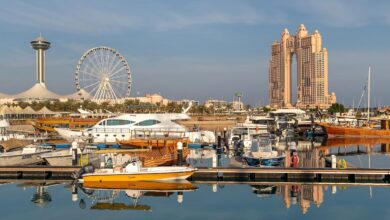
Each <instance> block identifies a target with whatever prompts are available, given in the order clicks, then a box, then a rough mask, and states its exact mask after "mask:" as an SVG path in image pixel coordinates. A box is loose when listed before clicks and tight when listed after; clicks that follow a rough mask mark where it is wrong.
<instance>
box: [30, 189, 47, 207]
mask: <svg viewBox="0 0 390 220" xmlns="http://www.w3.org/2000/svg"><path fill="white" fill-rule="evenodd" d="M45 188H46V187H45V186H37V187H36V188H35V193H34V194H33V197H32V199H31V202H33V203H34V204H36V205H37V206H38V207H40V208H43V207H45V206H46V205H47V204H49V203H50V202H51V196H50V194H49V193H48V192H46V190H45Z"/></svg>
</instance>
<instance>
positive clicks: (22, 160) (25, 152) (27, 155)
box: [0, 144, 53, 166]
mask: <svg viewBox="0 0 390 220" xmlns="http://www.w3.org/2000/svg"><path fill="white" fill-rule="evenodd" d="M52 150H53V148H52V147H47V146H41V145H35V144H31V145H27V146H25V147H23V148H22V149H19V150H15V151H10V152H5V153H0V166H16V165H32V164H38V163H42V162H43V159H42V158H40V157H39V156H40V155H41V154H43V153H47V152H51V151H52Z"/></svg>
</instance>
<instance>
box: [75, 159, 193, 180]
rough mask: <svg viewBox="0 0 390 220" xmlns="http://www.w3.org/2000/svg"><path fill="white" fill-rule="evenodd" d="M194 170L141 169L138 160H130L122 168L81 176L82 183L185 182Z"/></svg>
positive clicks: (98, 170)
mask: <svg viewBox="0 0 390 220" xmlns="http://www.w3.org/2000/svg"><path fill="white" fill-rule="evenodd" d="M194 172H195V168H192V167H181V166H161V167H142V164H141V161H140V160H132V161H130V162H129V163H128V164H126V165H125V166H124V168H122V167H120V168H119V169H118V168H115V169H114V168H103V169H97V170H95V171H94V172H93V173H85V174H82V182H83V183H86V184H88V182H132V181H166V180H185V179H187V178H188V177H190V176H191V175H192V174H193V173H194Z"/></svg>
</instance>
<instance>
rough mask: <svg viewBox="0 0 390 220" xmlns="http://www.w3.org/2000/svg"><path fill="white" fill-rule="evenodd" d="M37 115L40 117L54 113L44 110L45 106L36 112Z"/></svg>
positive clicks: (53, 113)
mask: <svg viewBox="0 0 390 220" xmlns="http://www.w3.org/2000/svg"><path fill="white" fill-rule="evenodd" d="M37 113H38V114H41V115H55V114H57V113H56V112H53V111H52V110H50V109H48V108H46V106H43V107H42V108H41V109H40V110H38V111H37Z"/></svg>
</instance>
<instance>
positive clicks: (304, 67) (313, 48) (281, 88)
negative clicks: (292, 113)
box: [269, 24, 336, 108]
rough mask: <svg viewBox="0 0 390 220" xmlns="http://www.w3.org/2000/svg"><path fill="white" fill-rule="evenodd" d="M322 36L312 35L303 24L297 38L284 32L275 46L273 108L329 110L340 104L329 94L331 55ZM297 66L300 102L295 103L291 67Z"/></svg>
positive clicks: (271, 87) (271, 89)
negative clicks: (292, 99) (292, 94)
mask: <svg viewBox="0 0 390 220" xmlns="http://www.w3.org/2000/svg"><path fill="white" fill-rule="evenodd" d="M321 44H322V38H321V34H320V33H319V32H318V31H317V30H316V31H314V33H313V34H309V33H308V31H307V30H306V28H305V26H304V25H303V24H301V25H300V26H299V28H298V30H297V33H296V35H295V36H294V35H290V33H289V32H288V30H287V29H284V31H283V32H282V36H281V41H280V42H278V41H275V42H274V43H273V44H272V57H271V61H270V63H269V100H270V105H271V107H273V108H281V107H287V108H288V107H292V106H293V105H295V106H296V107H298V108H316V107H319V108H327V107H329V106H330V105H331V104H332V103H335V102H336V95H335V93H332V94H331V95H329V93H328V52H327V50H326V48H322V45H321ZM294 55H295V57H296V63H297V102H296V103H292V101H291V66H292V65H291V64H292V62H293V57H294Z"/></svg>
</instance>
